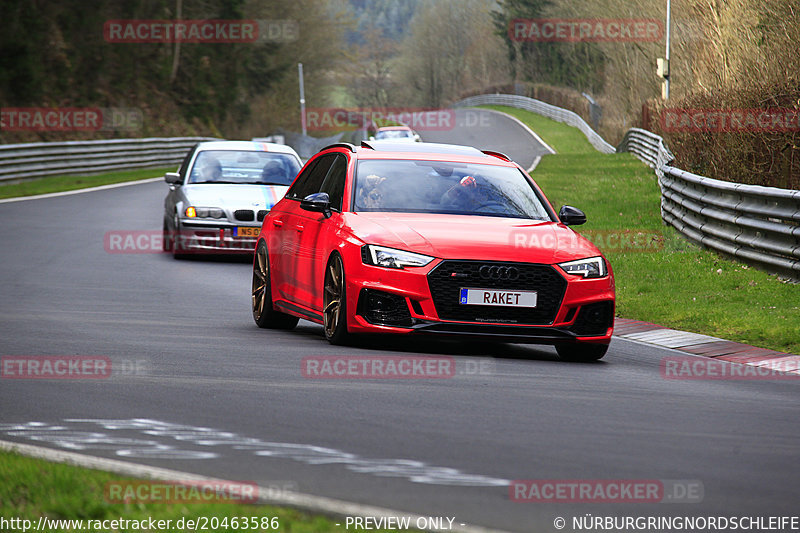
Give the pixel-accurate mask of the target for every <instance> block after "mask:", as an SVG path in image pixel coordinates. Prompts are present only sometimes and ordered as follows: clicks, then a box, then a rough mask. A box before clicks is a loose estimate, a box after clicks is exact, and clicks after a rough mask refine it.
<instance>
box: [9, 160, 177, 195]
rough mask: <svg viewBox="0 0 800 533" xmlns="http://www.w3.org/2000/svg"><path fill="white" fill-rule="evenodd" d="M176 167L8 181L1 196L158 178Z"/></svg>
mask: <svg viewBox="0 0 800 533" xmlns="http://www.w3.org/2000/svg"><path fill="white" fill-rule="evenodd" d="M174 171H175V167H169V168H161V169H152V168H151V169H143V170H125V171H122V172H108V173H106V174H98V175H96V176H51V177H46V178H36V179H32V180H26V181H23V182H20V183H8V184H2V185H0V198H16V197H18V196H33V195H36V194H46V193H51V192H62V191H72V190H76V189H86V188H88V187H97V186H98V185H108V184H110V183H122V182H125V181H137V180H143V179H147V178H158V177H161V176H163V175H164V173H165V172H174Z"/></svg>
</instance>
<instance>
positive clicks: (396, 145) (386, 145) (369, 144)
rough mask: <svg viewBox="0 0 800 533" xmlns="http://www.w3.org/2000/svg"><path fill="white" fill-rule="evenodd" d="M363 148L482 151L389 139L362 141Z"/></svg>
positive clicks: (439, 151)
mask: <svg viewBox="0 0 800 533" xmlns="http://www.w3.org/2000/svg"><path fill="white" fill-rule="evenodd" d="M361 146H362V147H363V148H371V149H372V150H378V151H381V152H419V153H426V154H458V155H481V151H480V150H478V149H477V148H473V147H472V146H463V145H459V144H440V143H409V142H393V141H389V140H385V141H384V140H381V141H361Z"/></svg>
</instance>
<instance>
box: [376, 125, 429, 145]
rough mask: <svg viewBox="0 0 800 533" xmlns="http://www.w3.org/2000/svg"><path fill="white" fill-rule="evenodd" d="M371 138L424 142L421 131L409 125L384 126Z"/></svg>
mask: <svg viewBox="0 0 800 533" xmlns="http://www.w3.org/2000/svg"><path fill="white" fill-rule="evenodd" d="M369 139H370V140H371V141H392V142H422V138H421V137H420V136H419V133H417V132H416V131H414V130H412V129H411V128H409V127H408V126H384V127H383V128H378V129H377V131H375V134H374V135H371V136H370V138H369Z"/></svg>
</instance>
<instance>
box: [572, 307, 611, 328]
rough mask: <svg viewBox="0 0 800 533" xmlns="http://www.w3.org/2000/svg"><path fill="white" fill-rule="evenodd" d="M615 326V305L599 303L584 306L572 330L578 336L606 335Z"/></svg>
mask: <svg viewBox="0 0 800 533" xmlns="http://www.w3.org/2000/svg"><path fill="white" fill-rule="evenodd" d="M613 324H614V303H613V302H597V303H594V304H589V305H584V306H582V307H581V310H580V311H578V318H576V319H575V324H573V325H572V327H571V328H570V329H571V330H572V331H573V332H574V333H575V334H576V335H587V336H588V335H605V334H606V331H607V330H608V328H610V327H611V326H612V325H613Z"/></svg>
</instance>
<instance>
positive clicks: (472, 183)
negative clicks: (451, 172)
mask: <svg viewBox="0 0 800 533" xmlns="http://www.w3.org/2000/svg"><path fill="white" fill-rule="evenodd" d="M439 203H440V204H441V205H448V206H453V207H457V208H459V209H471V208H473V207H476V206H477V205H478V181H477V180H476V179H475V178H474V177H473V176H464V177H463V178H461V180H460V181H459V182H458V183H456V184H455V185H453V186H452V187H450V188H449V189H447V191H445V193H444V194H443V195H442V198H441V199H440V201H439Z"/></svg>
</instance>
